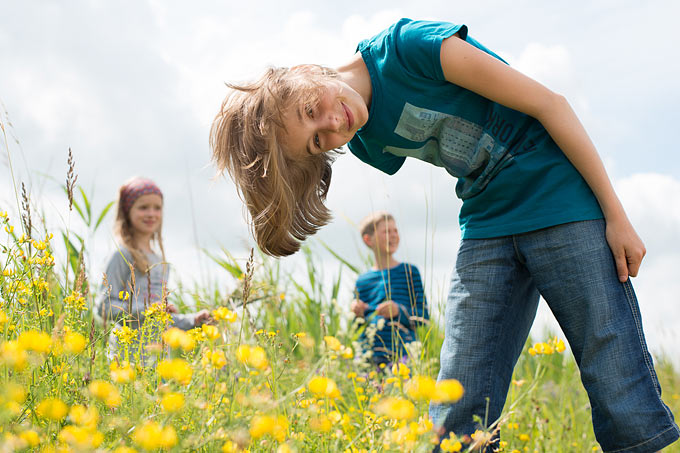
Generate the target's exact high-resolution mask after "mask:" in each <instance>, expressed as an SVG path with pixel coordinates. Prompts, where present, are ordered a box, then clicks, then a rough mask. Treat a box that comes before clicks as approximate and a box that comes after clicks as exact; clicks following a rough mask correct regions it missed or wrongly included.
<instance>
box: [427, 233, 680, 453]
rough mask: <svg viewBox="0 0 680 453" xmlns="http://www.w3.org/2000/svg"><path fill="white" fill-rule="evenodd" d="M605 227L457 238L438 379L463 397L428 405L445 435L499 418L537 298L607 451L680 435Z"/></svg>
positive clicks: (644, 447) (647, 447)
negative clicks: (574, 369) (452, 383)
mask: <svg viewBox="0 0 680 453" xmlns="http://www.w3.org/2000/svg"><path fill="white" fill-rule="evenodd" d="M604 228H605V226H604V221H603V220H592V221H583V222H573V223H567V224H563V225H558V226H555V227H550V228H546V229H542V230H538V231H533V232H530V233H524V234H518V235H513V236H506V237H500V238H493V239H465V240H463V241H462V243H461V246H460V249H459V251H458V257H457V260H456V266H455V270H454V273H453V278H452V282H451V289H450V293H449V298H448V301H447V306H446V338H445V340H444V344H443V346H442V351H441V369H440V371H439V379H440V380H441V379H451V378H454V379H458V380H459V381H460V382H461V383H462V384H463V387H464V389H465V394H464V396H463V398H462V399H461V400H460V401H458V402H457V403H455V404H452V405H432V406H431V408H430V415H431V417H432V420H433V421H434V423H435V425H437V426H443V428H444V431H445V432H446V435H448V432H450V431H453V432H455V433H456V434H457V435H463V434H470V433H472V432H474V431H475V429H476V428H478V426H476V424H475V422H474V421H473V415H478V416H479V417H481V419H482V420H484V419H485V416H486V417H487V418H486V420H488V423H489V424H490V423H492V422H493V421H495V420H496V419H498V417H500V415H501V411H502V409H503V405H504V404H505V399H506V396H507V393H508V388H509V385H510V380H511V377H512V372H513V369H514V366H515V363H516V362H517V359H518V357H519V355H520V353H521V351H522V348H523V346H524V343H525V341H526V338H527V336H528V334H529V329H530V328H531V324H532V323H533V320H534V317H535V315H536V308H537V305H538V300H539V294H540V295H542V296H543V298H544V299H545V300H546V302H547V303H548V306H549V307H550V309H551V310H552V312H553V314H554V315H555V318H556V319H557V321H558V323H559V324H560V327H561V328H562V330H563V332H564V334H565V335H566V337H567V340H568V341H569V345H570V346H571V350H572V352H573V354H574V357H575V358H576V363H577V364H578V366H579V369H580V372H581V380H582V382H583V385H584V386H585V388H586V391H587V392H588V397H589V399H590V404H591V407H592V418H593V428H594V431H595V436H596V437H597V440H598V442H599V443H600V445H601V447H602V449H603V451H605V452H628V453H633V452H635V453H638V452H640V453H642V452H654V451H657V450H660V449H661V448H663V447H664V446H666V445H669V444H670V443H672V442H673V441H675V440H676V439H678V436H679V435H680V430H678V427H677V425H676V424H675V422H674V419H673V414H672V413H671V411H670V410H669V408H668V407H667V406H666V405H665V404H664V403H663V401H661V388H660V386H659V382H658V380H657V376H656V373H655V371H654V366H653V364H652V357H651V356H650V354H649V352H648V350H647V345H646V342H645V338H644V334H643V332H642V322H641V319H640V312H639V309H638V304H637V300H636V298H635V293H634V292H633V287H632V286H631V284H630V281H627V282H626V283H620V282H619V280H618V276H617V273H616V268H615V264H614V260H613V257H612V254H611V251H610V249H609V246H608V245H607V242H606V240H605V235H604ZM487 399H488V413H487ZM554 423H559V421H557V420H556V421H554ZM442 438H443V437H442ZM487 451H489V452H490V451H491V448H489V449H488V450H487Z"/></svg>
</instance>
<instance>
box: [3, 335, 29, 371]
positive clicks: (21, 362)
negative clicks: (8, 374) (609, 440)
mask: <svg viewBox="0 0 680 453" xmlns="http://www.w3.org/2000/svg"><path fill="white" fill-rule="evenodd" d="M0 361H1V362H2V363H4V364H6V365H7V366H10V367H12V368H14V370H15V371H21V370H23V369H24V368H25V367H26V351H24V349H23V348H22V347H21V345H20V344H19V342H18V341H5V342H4V343H2V345H0Z"/></svg>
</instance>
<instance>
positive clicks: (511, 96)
mask: <svg viewBox="0 0 680 453" xmlns="http://www.w3.org/2000/svg"><path fill="white" fill-rule="evenodd" d="M440 58H441V65H442V69H443V71H444V76H445V77H446V80H448V81H449V82H451V83H453V84H455V85H458V86H460V87H463V88H466V89H468V90H470V91H473V92H475V93H477V94H479V95H481V96H484V97H485V98H487V99H490V100H492V101H494V102H497V103H499V104H502V105H504V106H506V107H509V108H511V109H514V110H518V111H520V112H522V113H525V114H527V115H530V116H532V117H534V118H536V119H537V120H538V121H540V122H541V124H542V125H543V127H545V129H546V130H547V131H548V133H549V134H550V136H551V137H552V139H553V140H554V141H555V143H557V145H558V146H559V147H560V149H561V150H562V152H564V154H565V156H566V157H567V159H569V160H570V161H571V163H572V164H573V165H574V167H575V168H576V170H578V172H579V173H580V174H581V175H582V176H583V178H584V179H585V180H586V182H587V183H588V185H589V186H590V188H591V190H592V191H593V193H594V194H595V197H596V198H597V201H598V202H599V204H600V207H601V208H602V212H603V213H604V217H605V220H606V223H607V233H606V234H607V242H608V243H609V247H610V248H611V250H612V253H613V255H614V259H615V261H616V268H617V272H618V275H619V280H620V281H622V282H624V281H626V280H627V279H628V276H629V275H630V276H632V277H635V276H636V275H637V273H638V269H639V268H640V263H641V262H642V258H643V257H644V255H645V253H646V250H645V246H644V244H643V243H642V241H641V240H640V238H639V237H638V235H637V233H636V232H635V229H634V228H633V226H632V225H631V223H630V221H629V220H628V217H627V216H626V213H625V211H624V209H623V206H622V205H621V202H620V201H619V199H618V197H617V196H616V193H615V192H614V188H613V187H612V184H611V182H610V181H609V177H608V176H607V172H606V171H605V169H604V165H603V164H602V161H601V160H600V156H599V155H598V154H597V150H596V149H595V146H594V145H593V142H592V141H591V140H590V137H588V134H587V133H586V131H585V129H584V128H583V125H581V122H580V121H579V119H578V118H577V117H576V114H575V113H574V111H573V110H572V109H571V106H570V105H569V103H568V102H567V100H566V99H565V98H564V97H563V96H561V95H558V94H556V93H554V92H552V91H550V90H549V89H548V88H546V87H544V86H543V85H541V84H540V83H538V82H536V81H535V80H533V79H531V78H529V77H527V76H525V75H523V74H522V73H520V72H518V71H516V70H514V69H512V68H511V67H509V66H508V65H506V64H505V63H503V62H501V61H499V60H497V59H496V58H493V57H492V56H490V55H488V54H487V53H485V52H483V51H481V50H479V49H477V48H476V47H474V46H472V45H470V44H468V43H466V42H465V41H463V40H462V39H460V38H458V36H456V35H454V36H452V37H450V38H447V39H445V40H444V41H443V43H442V47H441V56H440Z"/></svg>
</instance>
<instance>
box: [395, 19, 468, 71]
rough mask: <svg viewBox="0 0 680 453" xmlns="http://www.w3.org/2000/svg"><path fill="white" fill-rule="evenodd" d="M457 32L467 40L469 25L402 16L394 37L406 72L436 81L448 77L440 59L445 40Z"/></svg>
mask: <svg viewBox="0 0 680 453" xmlns="http://www.w3.org/2000/svg"><path fill="white" fill-rule="evenodd" d="M456 33H458V34H459V36H460V37H461V39H466V38H467V26H465V25H456V24H452V23H449V22H431V21H412V20H409V19H402V20H401V21H399V22H398V23H397V24H395V29H394V32H393V33H392V35H391V39H392V41H393V42H392V45H393V46H394V50H395V53H396V55H397V56H398V59H399V62H400V63H401V66H402V67H403V68H404V69H405V70H406V71H408V72H410V73H412V74H415V75H418V76H422V77H426V78H428V79H432V80H445V78H444V71H443V70H442V66H441V58H440V54H441V47H442V41H443V40H444V39H446V38H449V37H451V36H453V35H454V34H456Z"/></svg>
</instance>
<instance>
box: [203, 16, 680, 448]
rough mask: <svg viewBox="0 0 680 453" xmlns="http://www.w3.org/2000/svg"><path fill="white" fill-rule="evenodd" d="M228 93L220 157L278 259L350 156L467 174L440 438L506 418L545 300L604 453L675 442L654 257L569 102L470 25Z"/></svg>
mask: <svg viewBox="0 0 680 453" xmlns="http://www.w3.org/2000/svg"><path fill="white" fill-rule="evenodd" d="M231 88H232V90H231V92H230V93H229V94H228V96H227V98H226V99H225V101H224V103H223V104H222V108H221V110H220V112H219V113H218V115H217V117H216V119H215V121H214V123H213V126H212V130H211V145H212V148H213V158H214V161H215V162H216V164H217V167H218V168H219V169H220V170H224V169H226V170H228V172H229V173H230V175H231V176H232V178H233V179H234V181H235V182H236V185H237V187H238V190H239V192H240V195H241V196H242V199H243V201H244V202H245V204H246V206H247V207H248V210H249V212H250V215H251V218H252V224H251V226H252V231H253V235H254V237H255V239H256V240H257V243H258V245H259V246H260V248H261V249H262V250H263V251H265V252H267V253H269V254H271V255H280V256H282V255H289V254H291V253H294V252H295V251H296V250H298V248H299V246H300V242H301V241H303V240H304V239H305V238H306V237H308V236H309V235H311V234H313V233H315V232H316V231H317V230H318V229H319V228H320V227H321V226H323V225H324V224H326V223H327V222H328V221H329V219H330V213H329V211H328V209H327V208H326V207H325V206H324V200H325V197H326V193H327V192H328V188H329V185H330V182H331V162H332V161H333V158H334V155H335V153H334V150H336V149H337V148H339V147H341V146H343V145H345V144H348V146H349V149H350V151H351V152H352V154H354V155H355V156H356V157H358V158H359V159H361V160H362V161H363V162H365V163H367V164H369V165H372V166H373V167H376V168H378V169H379V170H381V171H383V172H385V173H388V174H394V173H396V172H397V171H398V170H399V168H400V167H401V165H402V164H403V163H404V160H405V159H406V158H407V157H412V158H416V159H421V160H424V161H427V162H430V163H431V164H433V165H436V166H439V167H443V168H444V169H445V170H446V171H447V172H448V173H449V174H451V175H452V176H454V177H456V178H457V179H458V182H457V185H456V194H457V196H458V197H459V198H461V199H462V201H463V205H462V208H461V211H460V216H459V217H460V226H461V230H462V242H461V244H460V248H459V250H458V256H457V260H456V265H455V269H454V271H453V277H452V281H451V287H450V293H449V298H448V301H447V305H446V326H445V332H446V337H445V341H444V345H443V347H442V351H441V361H440V363H441V368H440V371H439V379H458V380H459V381H460V382H461V383H462V384H463V387H464V389H465V394H464V396H463V398H462V399H461V400H460V401H459V402H457V403H456V404H453V405H433V406H431V408H430V415H431V417H432V419H433V421H434V423H435V424H436V425H438V426H440V427H441V428H442V429H441V433H442V437H444V436H446V435H447V434H448V432H450V431H453V432H455V433H456V434H457V435H459V436H463V435H465V434H471V433H473V432H474V431H475V429H476V428H477V426H475V422H474V421H473V416H479V417H480V418H481V419H482V420H485V419H487V420H489V422H490V423H491V422H492V421H493V420H496V419H498V417H499V416H500V414H501V410H502V409H503V405H504V403H505V399H506V395H507V392H508V387H509V384H510V379H511V376H512V372H513V368H514V366H515V363H516V361H517V358H518V356H519V354H520V352H521V350H522V347H523V345H524V342H525V340H526V338H527V335H528V333H529V329H530V327H531V324H532V322H533V320H534V317H535V314H536V307H537V304H538V300H539V295H542V296H543V297H544V298H545V300H546V301H547V303H548V305H549V306H550V308H551V310H552V312H553V313H554V314H555V317H556V318H557V320H558V322H559V323H560V326H561V327H562V330H563V331H564V333H565V335H566V337H567V339H568V341H569V344H570V346H571V350H572V352H573V354H574V356H575V358H576V362H577V363H578V365H579V368H580V372H581V379H582V381H583V384H584V386H585V388H586V390H587V392H588V396H589V398H590V402H591V406H592V417H593V425H594V430H595V435H596V437H597V440H598V442H599V443H600V445H601V446H602V449H603V450H604V451H605V452H610V451H611V452H613V451H616V452H630V453H632V452H651V451H656V450H659V449H661V448H663V447H664V446H666V445H669V444H670V443H672V442H673V441H675V440H676V439H677V438H678V436H679V433H680V431H679V430H678V427H677V425H676V424H675V422H674V419H673V415H672V414H671V412H670V410H669V409H668V407H667V406H666V405H665V404H664V403H663V402H662V400H661V389H660V387H659V383H658V380H657V377H656V374H655V371H654V367H653V364H652V358H651V356H650V354H649V352H648V351H647V346H646V343H645V339H644V335H643V332H642V330H641V326H642V323H641V320H640V313H639V310H638V304H637V301H636V298H635V294H634V292H633V287H632V286H631V283H630V280H629V276H635V275H636V274H637V272H638V268H639V266H640V263H641V261H642V258H643V256H644V254H645V248H644V245H643V244H642V241H641V240H640V239H639V237H638V235H637V234H636V232H635V230H634V229H633V227H632V226H631V224H630V222H629V220H628V218H627V216H626V214H625V212H624V210H623V207H622V205H621V203H620V202H619V200H618V198H617V196H616V194H615V193H614V190H613V188H612V185H611V183H610V181H609V178H608V176H607V174H606V172H605V169H604V166H603V164H602V162H601V160H600V158H599V156H598V154H597V151H596V150H595V147H594V146H593V143H592V142H591V140H590V138H589V137H588V135H587V134H586V131H585V130H584V128H583V126H582V125H581V123H580V122H579V120H578V118H577V117H576V115H575V114H574V112H573V111H572V109H571V107H570V106H569V104H568V103H567V101H566V100H565V98H564V97H562V96H560V95H558V94H556V93H554V92H552V91H550V90H549V89H547V88H546V87H544V86H542V85H541V84H539V83H537V82H536V81H534V80H532V79H530V78H528V77H526V76H524V75H522V74H521V73H519V72H517V71H515V70H513V69H512V68H510V67H509V66H508V65H507V64H506V63H505V62H504V61H503V60H502V59H501V58H500V57H499V56H497V55H496V54H494V53H493V52H492V51H490V50H489V49H487V48H486V47H484V46H483V45H482V44H480V43H479V42H478V41H476V40H475V39H473V38H472V37H471V36H470V35H469V34H468V28H467V27H466V26H465V25H454V24H451V23H446V22H424V21H412V20H409V19H402V20H400V21H399V22H397V23H396V24H394V25H392V26H391V27H390V28H388V29H387V30H384V31H383V32H381V33H379V34H378V35H376V36H374V37H372V38H370V39H367V40H364V41H361V42H360V43H359V45H358V47H357V52H356V54H355V55H354V56H353V57H352V58H350V59H349V61H348V62H347V64H345V65H343V66H340V67H338V68H335V69H330V68H324V67H320V66H316V65H302V66H296V67H294V68H291V69H287V68H274V69H269V70H268V71H267V72H266V73H265V74H264V76H263V77H262V78H260V79H259V80H257V81H256V82H253V83H249V84H244V85H240V86H235V85H232V86H231ZM487 410H488V412H487ZM492 443H495V444H497V439H496V441H495V442H492ZM494 448H495V445H489V446H488V448H487V451H489V452H490V451H492V450H493V449H494Z"/></svg>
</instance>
